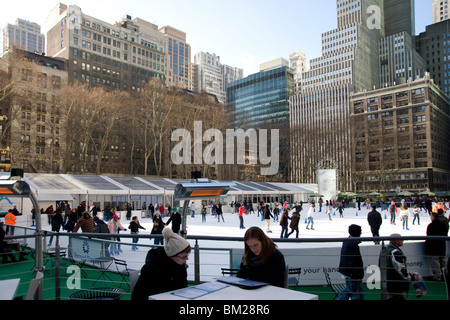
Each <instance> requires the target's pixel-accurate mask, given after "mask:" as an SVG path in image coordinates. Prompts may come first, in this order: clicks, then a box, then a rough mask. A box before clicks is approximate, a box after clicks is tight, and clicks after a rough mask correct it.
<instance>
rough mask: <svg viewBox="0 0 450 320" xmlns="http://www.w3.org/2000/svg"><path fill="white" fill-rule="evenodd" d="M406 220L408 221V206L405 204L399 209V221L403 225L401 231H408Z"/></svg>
mask: <svg viewBox="0 0 450 320" xmlns="http://www.w3.org/2000/svg"><path fill="white" fill-rule="evenodd" d="M408 219H409V209H408V205H407V204H406V203H403V204H402V207H401V209H400V221H401V222H402V224H403V230H405V229H406V230H409V228H408Z"/></svg>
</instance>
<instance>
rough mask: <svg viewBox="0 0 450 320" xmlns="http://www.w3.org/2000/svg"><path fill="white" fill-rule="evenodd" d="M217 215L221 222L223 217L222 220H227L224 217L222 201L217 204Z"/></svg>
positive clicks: (218, 220)
mask: <svg viewBox="0 0 450 320" xmlns="http://www.w3.org/2000/svg"><path fill="white" fill-rule="evenodd" d="M216 215H217V222H220V218H221V217H222V222H225V220H224V219H223V212H222V204H221V203H220V202H218V203H217V204H216Z"/></svg>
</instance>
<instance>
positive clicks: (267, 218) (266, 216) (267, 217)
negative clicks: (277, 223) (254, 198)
mask: <svg viewBox="0 0 450 320" xmlns="http://www.w3.org/2000/svg"><path fill="white" fill-rule="evenodd" d="M262 215H263V219H264V221H265V223H266V231H267V233H272V230H270V218H273V215H272V213H271V212H270V209H269V204H268V203H265V204H263V211H262Z"/></svg>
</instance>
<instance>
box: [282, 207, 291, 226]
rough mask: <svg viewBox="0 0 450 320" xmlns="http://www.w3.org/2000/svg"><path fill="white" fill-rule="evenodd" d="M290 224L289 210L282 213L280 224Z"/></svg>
mask: <svg viewBox="0 0 450 320" xmlns="http://www.w3.org/2000/svg"><path fill="white" fill-rule="evenodd" d="M288 224H289V216H288V213H287V211H283V213H282V214H281V218H280V226H285V227H287V226H288Z"/></svg>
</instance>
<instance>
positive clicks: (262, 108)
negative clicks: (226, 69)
mask: <svg viewBox="0 0 450 320" xmlns="http://www.w3.org/2000/svg"><path fill="white" fill-rule="evenodd" d="M293 92H294V75H293V73H292V71H291V70H290V69H289V68H287V67H281V68H277V69H273V70H269V71H264V72H258V73H255V74H252V75H250V76H248V77H246V78H243V79H241V80H238V81H234V82H232V83H230V84H229V85H228V86H227V106H228V108H229V109H230V110H231V111H232V125H234V127H235V128H242V129H248V128H255V129H259V128H265V127H267V126H270V127H271V128H273V127H277V128H280V127H282V126H286V125H289V97H290V96H291V95H292V94H293Z"/></svg>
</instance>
